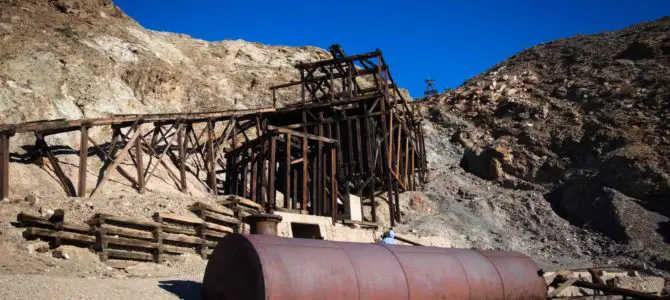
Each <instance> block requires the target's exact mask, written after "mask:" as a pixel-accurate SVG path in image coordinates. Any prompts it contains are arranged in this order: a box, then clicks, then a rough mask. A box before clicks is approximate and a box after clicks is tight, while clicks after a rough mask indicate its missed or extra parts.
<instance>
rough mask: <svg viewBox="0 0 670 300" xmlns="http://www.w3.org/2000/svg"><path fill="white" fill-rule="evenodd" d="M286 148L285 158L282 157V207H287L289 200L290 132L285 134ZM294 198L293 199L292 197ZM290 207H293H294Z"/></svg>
mask: <svg viewBox="0 0 670 300" xmlns="http://www.w3.org/2000/svg"><path fill="white" fill-rule="evenodd" d="M285 143H286V145H285V146H286V148H285V150H284V154H285V156H286V158H285V159H284V164H285V165H286V170H285V171H284V172H285V174H284V176H285V181H284V208H289V202H291V134H290V133H289V134H287V135H286V140H285ZM294 200H295V199H294ZM291 208H293V209H295V207H292V206H291Z"/></svg>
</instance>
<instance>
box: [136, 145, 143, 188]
mask: <svg viewBox="0 0 670 300" xmlns="http://www.w3.org/2000/svg"><path fill="white" fill-rule="evenodd" d="M135 167H136V168H137V191H139V192H140V194H141V193H144V159H143V158H142V139H139V138H138V139H135Z"/></svg>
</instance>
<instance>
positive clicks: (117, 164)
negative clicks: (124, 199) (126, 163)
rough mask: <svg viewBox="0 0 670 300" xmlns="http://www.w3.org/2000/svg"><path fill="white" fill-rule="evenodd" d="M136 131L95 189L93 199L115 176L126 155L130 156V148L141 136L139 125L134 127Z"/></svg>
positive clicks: (92, 193)
mask: <svg viewBox="0 0 670 300" xmlns="http://www.w3.org/2000/svg"><path fill="white" fill-rule="evenodd" d="M134 129H135V132H134V133H133V135H132V136H131V137H130V139H129V140H128V143H126V146H125V147H123V149H121V151H120V152H119V154H118V155H117V156H116V158H115V159H114V161H113V162H112V164H111V165H110V167H109V168H107V172H105V174H104V175H103V176H102V179H101V180H100V183H99V184H98V185H97V186H96V187H95V189H93V191H92V192H91V197H92V196H93V195H94V194H95V192H97V191H99V190H100V189H101V188H102V187H104V186H105V184H106V183H107V181H109V177H110V176H111V175H112V174H114V170H116V167H118V166H119V164H120V163H121V162H122V161H123V160H124V159H125V158H126V155H128V151H129V150H130V148H132V147H133V145H134V144H135V140H137V138H138V137H139V135H140V128H139V125H138V126H134Z"/></svg>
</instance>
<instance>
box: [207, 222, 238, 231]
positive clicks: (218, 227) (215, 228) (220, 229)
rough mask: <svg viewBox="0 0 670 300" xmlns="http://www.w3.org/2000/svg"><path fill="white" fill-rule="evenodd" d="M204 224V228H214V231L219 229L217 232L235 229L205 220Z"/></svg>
mask: <svg viewBox="0 0 670 300" xmlns="http://www.w3.org/2000/svg"><path fill="white" fill-rule="evenodd" d="M204 225H205V228H207V229H211V230H216V231H219V232H226V233H233V232H234V231H235V230H233V229H232V228H230V227H228V226H223V225H219V224H215V223H210V222H205V224H204ZM211 230H210V232H211Z"/></svg>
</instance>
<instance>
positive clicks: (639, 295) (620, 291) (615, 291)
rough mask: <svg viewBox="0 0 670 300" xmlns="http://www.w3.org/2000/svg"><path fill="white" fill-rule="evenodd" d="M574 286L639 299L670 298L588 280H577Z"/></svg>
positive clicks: (659, 299)
mask: <svg viewBox="0 0 670 300" xmlns="http://www.w3.org/2000/svg"><path fill="white" fill-rule="evenodd" d="M572 285H573V286H577V287H582V288H587V289H592V290H596V291H603V292H605V293H607V294H609V295H621V296H627V297H635V298H637V299H658V300H661V299H666V300H667V299H668V298H667V297H662V296H656V295H651V294H647V293H643V292H638V291H634V290H629V289H624V288H619V287H614V286H609V285H605V284H597V283H591V282H586V281H580V280H577V281H575V282H574V283H572Z"/></svg>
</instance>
